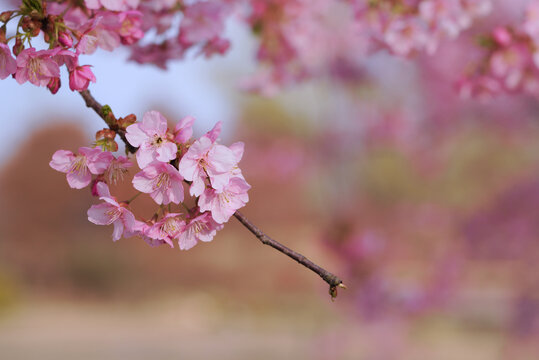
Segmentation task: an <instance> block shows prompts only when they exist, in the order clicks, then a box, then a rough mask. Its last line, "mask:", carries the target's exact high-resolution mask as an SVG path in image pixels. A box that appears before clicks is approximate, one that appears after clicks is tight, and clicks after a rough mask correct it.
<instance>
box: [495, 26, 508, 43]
mask: <svg viewBox="0 0 539 360" xmlns="http://www.w3.org/2000/svg"><path fill="white" fill-rule="evenodd" d="M492 36H493V37H494V40H495V41H496V42H497V43H498V44H499V45H502V46H507V45H509V44H511V41H512V36H511V33H509V31H508V30H507V28H505V27H501V26H498V27H497V28H495V29H494V30H493V31H492Z"/></svg>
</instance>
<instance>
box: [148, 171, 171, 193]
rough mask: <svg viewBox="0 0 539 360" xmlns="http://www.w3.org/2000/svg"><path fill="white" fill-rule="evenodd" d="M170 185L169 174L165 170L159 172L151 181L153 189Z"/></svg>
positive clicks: (160, 188) (165, 187) (164, 188)
mask: <svg viewBox="0 0 539 360" xmlns="http://www.w3.org/2000/svg"><path fill="white" fill-rule="evenodd" d="M169 187H170V175H169V174H168V173H166V172H163V173H161V174H159V175H158V176H157V177H156V178H155V180H154V182H153V187H152V188H153V191H156V190H166V189H168V188H169Z"/></svg>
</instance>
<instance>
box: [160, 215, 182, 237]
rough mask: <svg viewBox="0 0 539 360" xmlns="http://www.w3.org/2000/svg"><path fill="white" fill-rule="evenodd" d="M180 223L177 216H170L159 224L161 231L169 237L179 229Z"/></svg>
mask: <svg viewBox="0 0 539 360" xmlns="http://www.w3.org/2000/svg"><path fill="white" fill-rule="evenodd" d="M180 225H181V224H180V222H179V221H178V219H177V218H170V219H167V220H166V221H165V222H164V223H163V225H161V231H162V232H164V233H165V234H167V235H169V236H170V237H174V236H175V235H176V234H177V233H178V232H179V231H180V230H181V226H180Z"/></svg>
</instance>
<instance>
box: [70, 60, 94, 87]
mask: <svg viewBox="0 0 539 360" xmlns="http://www.w3.org/2000/svg"><path fill="white" fill-rule="evenodd" d="M90 82H94V83H95V75H94V73H93V72H92V70H90V66H89V65H83V66H77V67H75V69H74V70H73V71H71V72H70V73H69V88H70V89H71V90H73V91H81V90H86V89H87V88H88V85H90Z"/></svg>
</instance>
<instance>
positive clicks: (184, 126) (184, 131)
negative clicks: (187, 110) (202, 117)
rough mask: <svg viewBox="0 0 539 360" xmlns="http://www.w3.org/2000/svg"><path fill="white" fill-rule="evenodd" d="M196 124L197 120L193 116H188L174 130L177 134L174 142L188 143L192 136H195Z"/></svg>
mask: <svg viewBox="0 0 539 360" xmlns="http://www.w3.org/2000/svg"><path fill="white" fill-rule="evenodd" d="M194 122H195V118H194V117H192V116H186V117H184V118H183V119H181V120H180V121H179V122H178V125H176V127H175V128H174V132H175V133H176V137H175V138H174V141H176V142H177V143H185V142H187V141H188V140H189V139H190V138H191V136H193V124H194Z"/></svg>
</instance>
